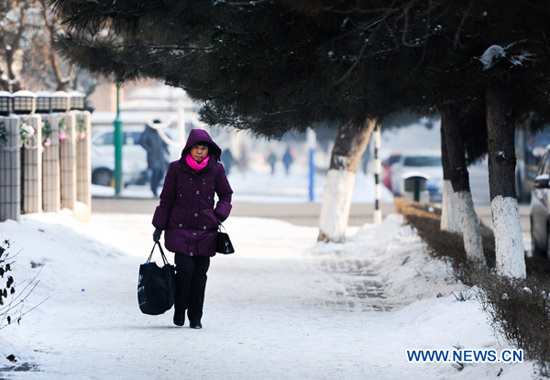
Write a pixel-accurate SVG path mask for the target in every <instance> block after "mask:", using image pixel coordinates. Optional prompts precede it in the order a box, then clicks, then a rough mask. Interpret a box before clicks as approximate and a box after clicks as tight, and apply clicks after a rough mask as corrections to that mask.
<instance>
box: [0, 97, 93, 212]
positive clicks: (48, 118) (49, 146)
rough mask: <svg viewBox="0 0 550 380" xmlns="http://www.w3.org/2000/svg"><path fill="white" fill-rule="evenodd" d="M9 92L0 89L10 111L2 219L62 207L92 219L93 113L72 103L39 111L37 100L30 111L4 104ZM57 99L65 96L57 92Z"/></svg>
mask: <svg viewBox="0 0 550 380" xmlns="http://www.w3.org/2000/svg"><path fill="white" fill-rule="evenodd" d="M30 94H31V95H32V93H30ZM42 94H44V93H42ZM54 94H55V93H54ZM13 95H14V100H15V101H17V100H19V101H21V100H26V99H27V98H32V96H31V95H29V93H28V92H24V99H23V96H22V97H21V99H18V98H17V93H16V94H13ZM52 95H53V94H52ZM58 95H59V94H58ZM6 97H7V98H8V99H9V97H8V96H7V95H6V94H5V93H0V114H2V113H3V114H4V116H0V222H2V221H5V220H7V219H13V220H19V218H20V215H21V214H30V213H39V212H53V213H57V212H59V211H60V210H61V209H62V208H63V209H68V210H71V211H72V212H73V214H74V215H75V216H76V217H78V218H80V219H83V220H86V219H88V218H89V216H90V213H91V190H90V184H91V159H90V141H91V140H90V138H91V126H90V113H89V112H88V111H84V110H82V109H74V108H73V109H72V110H71V106H70V103H69V105H68V106H66V108H64V107H65V106H64V105H61V106H59V105H57V106H56V107H52V105H48V107H49V109H46V110H44V109H42V110H37V109H36V103H35V105H34V107H33V106H32V105H31V106H30V107H27V106H26V105H24V106H23V107H21V108H25V109H24V110H22V109H18V108H17V106H16V107H15V108H10V106H7V108H8V109H2V106H3V105H4V101H5V99H6ZM46 98H47V97H46ZM40 99H41V100H43V99H42V97H41V98H40ZM68 99H70V96H69V97H68ZM68 99H66V100H67V101H69V100H68ZM54 100H59V99H55V97H54V96H52V103H53V101H54ZM62 100H63V99H62ZM20 103H21V102H20ZM11 107H13V104H12V105H11ZM59 107H61V108H59ZM75 108H83V107H75ZM38 111H40V113H38ZM55 111H58V112H55ZM59 111H61V112H59Z"/></svg>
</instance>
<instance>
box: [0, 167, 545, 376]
mask: <svg viewBox="0 0 550 380" xmlns="http://www.w3.org/2000/svg"><path fill="white" fill-rule="evenodd" d="M254 169H256V170H254V171H252V172H250V173H247V174H246V175H245V174H242V173H239V172H238V171H234V172H233V173H232V174H231V175H230V178H229V179H230V181H231V184H232V186H233V188H234V190H235V194H234V195H235V196H234V199H235V200H236V201H255V202H279V201H284V202H305V201H307V196H308V185H309V184H308V177H307V171H305V170H304V166H298V165H297V166H296V167H295V168H294V170H291V174H290V175H289V176H286V175H285V174H283V172H282V170H281V168H279V170H278V172H277V173H276V175H275V176H271V175H270V174H269V172H268V170H266V168H265V166H264V167H262V168H260V169H261V170H257V168H254ZM315 181H316V182H315V190H314V192H315V201H316V202H320V201H321V198H322V188H323V186H324V181H325V179H324V178H323V176H322V175H319V176H316V180H315ZM373 188H374V183H373V177H372V175H371V176H365V175H363V174H359V175H358V178H357V185H356V188H355V189H356V190H355V192H354V198H353V201H354V202H372V201H373V200H374V197H373V194H374V191H373ZM93 193H94V195H95V196H112V195H113V190H112V189H110V188H99V187H94V188H93ZM122 196H125V197H133V198H150V197H151V194H150V192H149V190H148V189H147V187H146V186H131V187H129V188H126V189H124V191H123V194H122ZM391 200H392V196H391V194H390V193H389V192H387V191H386V189H384V191H383V194H382V201H383V202H388V201H389V202H391ZM150 222H151V215H141V214H131V215H130V214H96V213H94V214H92V218H91V221H89V222H86V223H81V222H78V221H76V220H75V219H74V218H72V217H71V216H70V215H68V213H67V212H62V213H60V214H57V215H55V214H36V215H26V216H22V217H21V221H20V222H14V221H7V222H3V223H0V241H3V240H4V239H9V240H10V241H11V242H12V247H11V248H10V249H9V252H11V253H12V254H17V257H16V262H15V263H14V265H13V271H12V272H10V274H12V275H13V276H14V278H15V279H16V282H17V283H16V289H17V290H18V291H21V290H22V289H23V288H24V286H25V284H26V283H28V281H30V280H31V279H32V278H33V277H34V276H35V275H36V274H37V273H38V277H37V278H38V280H39V281H40V282H39V284H38V286H37V287H36V288H35V289H34V291H33V292H32V294H31V295H30V296H29V297H28V298H27V299H26V300H25V302H24V303H23V305H22V306H23V312H24V311H25V310H29V309H31V308H32V307H34V306H35V305H38V304H40V302H42V301H44V302H43V303H42V304H41V305H40V306H39V307H38V308H36V309H34V310H32V311H31V312H30V313H28V314H26V315H24V316H23V317H22V319H21V322H20V324H17V323H15V322H12V324H11V325H10V326H7V327H6V328H4V329H1V330H0V379H33V380H34V379H38V380H40V379H101V380H104V379H117V380H119V379H132V380H134V379H182V378H183V379H185V378H189V379H208V380H212V379H214V380H217V379H224V380H225V379H229V380H231V379H235V380H257V379H262V380H263V379H267V380H270V379H277V380H282V379H285V380H286V379H289V380H295V379H296V380H297V379H312V380H318V379H331V380H333V379H346V380H355V379H382V380H384V379H389V380H392V379H399V380H403V379H466V378H467V379H469V380H475V379H487V378H497V376H498V378H499V379H508V380H511V379H514V380H515V379H530V378H535V376H534V375H533V364H532V363H530V362H523V363H519V364H511V363H498V362H493V363H471V364H466V365H465V367H464V369H463V370H462V371H459V370H458V369H457V368H455V367H456V362H455V361H454V360H450V361H449V362H445V363H424V362H423V363H418V362H410V361H409V360H408V356H407V350H417V351H415V353H420V351H419V350H449V351H453V350H455V349H456V347H462V350H463V351H464V350H465V351H468V350H470V351H468V352H470V353H473V352H481V351H478V350H495V351H494V352H495V353H496V354H497V355H498V356H497V358H498V357H499V356H500V354H501V353H504V352H506V351H505V350H507V349H509V348H511V347H509V345H508V344H506V343H505V342H504V340H503V339H502V338H501V337H499V336H498V335H496V334H495V331H494V330H493V328H492V327H491V325H490V323H489V321H488V316H487V314H486V313H485V312H483V310H482V308H481V305H480V303H479V301H478V300H477V298H476V297H475V295H476V292H477V290H476V289H470V288H468V287H467V286H464V285H463V284H460V283H457V282H456V281H454V280H453V276H452V272H451V269H450V267H449V265H447V264H445V263H444V262H442V261H439V260H436V259H433V258H431V257H430V256H429V255H428V254H427V252H426V249H425V246H424V244H423V243H422V241H421V240H420V239H419V238H418V236H417V235H416V234H415V233H414V231H413V230H411V228H410V227H408V226H405V225H403V221H402V219H401V217H400V216H398V215H388V216H385V219H384V222H383V223H382V224H379V225H373V224H365V225H364V226H362V227H360V228H358V227H354V228H349V229H348V239H347V242H346V243H345V244H318V243H317V242H316V238H317V233H318V231H317V228H311V227H299V226H295V225H292V224H288V223H285V222H282V221H278V220H273V219H259V218H245V217H230V218H229V219H228V220H227V222H225V223H224V225H225V227H226V228H227V230H228V232H229V234H230V236H231V238H232V240H233V243H234V245H235V247H236V250H237V252H236V253H235V254H234V255H231V256H221V255H218V256H217V257H215V258H214V259H213V260H212V264H211V268H210V271H209V280H208V281H209V282H208V286H207V295H206V303H205V315H204V317H203V325H204V328H203V329H202V330H191V329H189V328H188V327H187V325H186V326H185V327H183V328H177V327H175V326H174V325H173V324H172V313H171V312H167V313H166V314H163V315H161V316H147V315H144V314H141V312H140V311H139V309H138V305H137V296H136V286H137V274H138V268H139V264H140V263H142V262H144V261H145V259H146V258H147V256H148V254H149V252H150V250H151V247H152V237H151V235H152V226H151V224H150ZM169 258H170V260H171V261H172V262H173V257H171V256H169ZM156 260H157V261H159V260H160V258H159V256H158V254H157V255H156ZM4 280H5V279H0V287H2V285H3V282H2V281H4ZM461 296H465V298H468V300H467V301H465V302H461V301H458V300H457V298H460V297H461ZM14 318H15V319H16V318H17V315H14ZM10 355H14V356H15V358H16V361H15V362H13V361H10V360H9V359H8V357H9V356H10Z"/></svg>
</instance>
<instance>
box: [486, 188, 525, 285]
mask: <svg viewBox="0 0 550 380" xmlns="http://www.w3.org/2000/svg"><path fill="white" fill-rule="evenodd" d="M491 212H492V214H493V226H494V229H495V245H496V247H495V248H496V268H497V274H498V275H500V276H506V277H511V278H525V277H526V268H525V258H524V253H523V236H522V232H521V220H520V217H519V207H518V201H517V199H516V198H511V197H502V196H500V195H499V196H496V197H494V198H493V200H492V201H491Z"/></svg>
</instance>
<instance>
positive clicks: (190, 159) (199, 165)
mask: <svg viewBox="0 0 550 380" xmlns="http://www.w3.org/2000/svg"><path fill="white" fill-rule="evenodd" d="M209 159H210V156H206V157H205V158H204V160H202V161H201V162H197V161H195V160H194V159H193V157H191V155H190V154H189V153H187V156H185V161H187V164H188V165H189V166H191V168H192V169H194V170H195V171H196V172H198V171H199V170H201V169H204V168H205V167H206V165H208V160H209Z"/></svg>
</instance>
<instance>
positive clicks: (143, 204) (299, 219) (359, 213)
mask: <svg viewBox="0 0 550 380" xmlns="http://www.w3.org/2000/svg"><path fill="white" fill-rule="evenodd" d="M157 204H158V200H157V199H131V198H118V199H114V198H93V200H92V212H97V213H134V214H151V216H152V215H153V213H154V211H155V207H156V206H157ZM381 210H382V214H383V215H388V214H391V213H394V212H395V208H394V205H393V203H382V204H381ZM320 211H321V204H320V203H252V202H236V203H233V210H232V212H231V216H248V217H257V218H273V219H280V220H284V221H287V222H289V223H293V224H296V225H299V226H311V227H315V226H318V225H319V214H320ZM476 211H477V214H478V216H479V218H480V219H481V221H482V222H483V223H485V224H486V225H487V226H489V227H491V228H492V226H493V223H492V220H491V208H490V206H489V205H488V204H481V205H477V206H476ZM519 211H520V216H521V226H522V230H523V233H524V240H525V239H526V235H528V234H529V205H525V204H522V205H520V207H519ZM373 213H374V205H373V204H367V203H354V204H353V205H352V207H351V212H350V218H349V225H350V226H362V225H363V224H365V223H372V216H373Z"/></svg>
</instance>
